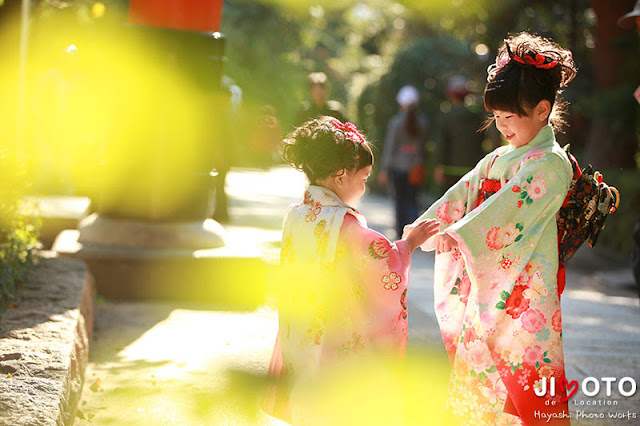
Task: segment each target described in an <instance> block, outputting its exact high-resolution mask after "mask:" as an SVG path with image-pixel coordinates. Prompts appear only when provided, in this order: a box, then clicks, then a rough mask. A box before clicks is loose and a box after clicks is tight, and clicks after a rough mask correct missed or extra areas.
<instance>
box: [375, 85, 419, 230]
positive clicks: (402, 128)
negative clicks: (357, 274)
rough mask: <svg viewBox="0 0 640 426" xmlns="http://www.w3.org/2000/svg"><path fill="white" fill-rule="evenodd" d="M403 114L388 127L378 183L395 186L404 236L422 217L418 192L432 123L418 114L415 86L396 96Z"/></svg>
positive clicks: (397, 219) (397, 223) (398, 221)
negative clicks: (405, 231) (407, 226)
mask: <svg viewBox="0 0 640 426" xmlns="http://www.w3.org/2000/svg"><path fill="white" fill-rule="evenodd" d="M396 102H397V103H398V107H399V108H400V111H399V112H398V113H397V114H396V115H394V116H393V117H392V118H391V120H390V121H389V125H388V126H387V134H386V137H385V140H384V151H383V156H382V167H381V169H380V173H379V174H378V182H379V183H380V184H381V185H386V184H387V183H388V182H389V181H391V184H392V186H393V197H394V202H395V216H396V217H395V230H396V235H397V237H398V238H400V237H401V236H402V230H403V228H404V226H405V225H407V224H408V223H411V222H413V221H414V219H415V218H416V217H418V190H419V189H420V186H421V185H422V184H424V182H425V179H426V168H425V160H426V158H425V157H426V150H425V145H426V142H427V138H428V131H429V124H428V121H427V119H426V117H424V116H423V115H422V114H420V113H419V112H418V104H419V102H420V94H419V92H418V89H416V88H415V87H413V86H404V87H402V88H401V89H400V91H398V94H397V95H396Z"/></svg>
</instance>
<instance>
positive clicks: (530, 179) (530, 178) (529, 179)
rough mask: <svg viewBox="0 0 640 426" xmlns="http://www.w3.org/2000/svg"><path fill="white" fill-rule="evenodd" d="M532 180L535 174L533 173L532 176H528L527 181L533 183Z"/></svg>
mask: <svg viewBox="0 0 640 426" xmlns="http://www.w3.org/2000/svg"><path fill="white" fill-rule="evenodd" d="M532 180H533V175H531V176H529V177H528V178H527V182H529V183H531V181H532Z"/></svg>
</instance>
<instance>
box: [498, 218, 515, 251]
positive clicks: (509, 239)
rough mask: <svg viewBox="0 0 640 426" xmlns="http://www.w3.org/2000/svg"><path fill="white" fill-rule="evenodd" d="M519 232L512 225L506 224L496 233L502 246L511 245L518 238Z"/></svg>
mask: <svg viewBox="0 0 640 426" xmlns="http://www.w3.org/2000/svg"><path fill="white" fill-rule="evenodd" d="M518 234H519V231H518V229H517V228H516V225H514V224H513V223H507V224H506V225H505V226H503V227H502V228H500V230H499V231H498V239H499V240H500V242H501V243H502V245H504V246H508V245H510V244H513V243H514V242H515V240H516V238H517V237H518Z"/></svg>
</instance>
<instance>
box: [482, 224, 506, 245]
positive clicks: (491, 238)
mask: <svg viewBox="0 0 640 426" xmlns="http://www.w3.org/2000/svg"><path fill="white" fill-rule="evenodd" d="M485 243H486V244H487V247H489V250H500V249H501V248H503V247H504V244H502V241H501V240H500V227H499V226H494V227H493V228H491V230H490V231H489V233H487V238H486V240H485Z"/></svg>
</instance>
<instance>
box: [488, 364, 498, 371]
mask: <svg viewBox="0 0 640 426" xmlns="http://www.w3.org/2000/svg"><path fill="white" fill-rule="evenodd" d="M496 371H498V369H497V368H496V366H495V365H492V366H491V368H489V369H488V370H487V373H495V372H496Z"/></svg>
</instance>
